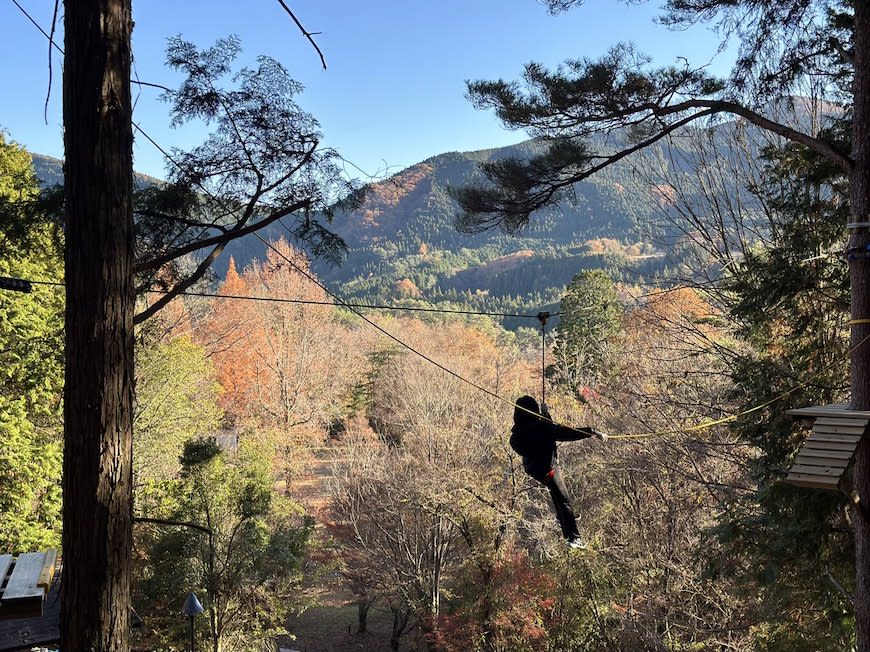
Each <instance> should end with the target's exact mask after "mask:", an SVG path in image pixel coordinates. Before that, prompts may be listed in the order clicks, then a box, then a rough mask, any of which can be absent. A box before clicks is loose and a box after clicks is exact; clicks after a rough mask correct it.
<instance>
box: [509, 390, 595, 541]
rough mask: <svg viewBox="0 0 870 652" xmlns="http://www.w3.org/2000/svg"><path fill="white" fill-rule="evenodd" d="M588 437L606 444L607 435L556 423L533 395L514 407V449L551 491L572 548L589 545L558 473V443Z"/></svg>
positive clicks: (524, 467)
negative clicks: (578, 524) (583, 537)
mask: <svg viewBox="0 0 870 652" xmlns="http://www.w3.org/2000/svg"><path fill="white" fill-rule="evenodd" d="M588 437H596V438H598V439H600V440H602V441H607V435H605V434H604V433H603V432H600V431H598V430H595V429H594V428H576V429H575V428H569V427H567V426H563V425H560V424H558V423H553V420H552V419H551V417H550V413H549V411H548V410H547V406H546V404H544V405H543V406H542V407H541V408H540V409H539V408H538V402H537V401H536V400H535V399H534V398H533V397H531V396H521V397H520V398H518V399H517V402H516V404H515V405H514V426H513V428H511V438H510V445H511V448H513V449H514V451H515V452H516V453H517V454H519V455H520V457H522V458H523V469H525V471H526V473H528V474H529V475H530V476H532V477H533V478H534V479H535V480H537V481H538V482H540V483H542V484H543V485H544V486H545V487H547V489H549V490H550V497H551V498H552V499H553V507H555V508H556V518H558V519H559V525H560V526H561V528H562V535H563V536H564V537H565V539H566V540H567V542H568V545H569V546H571V547H572V548H585V547H586V544H585V543H584V541H583V539H582V537H581V536H580V531H579V530H578V528H577V517H576V516H575V515H574V510H573V509H572V508H571V499H570V498H569V497H568V490H567V489H566V488H565V483H564V482H563V481H562V474H561V473H559V465H558V463H557V462H558V450H557V447H556V442H557V441H577V440H579V439H586V438H588Z"/></svg>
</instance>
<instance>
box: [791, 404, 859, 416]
mask: <svg viewBox="0 0 870 652" xmlns="http://www.w3.org/2000/svg"><path fill="white" fill-rule="evenodd" d="M785 413H786V414H788V415H791V416H795V417H830V416H837V415H843V416H846V417H852V418H864V419H870V412H868V411H861V410H850V409H849V406H848V405H846V404H845V403H839V404H836V405H812V406H809V407H804V408H795V409H793V410H786V412H785Z"/></svg>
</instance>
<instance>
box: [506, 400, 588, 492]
mask: <svg viewBox="0 0 870 652" xmlns="http://www.w3.org/2000/svg"><path fill="white" fill-rule="evenodd" d="M540 415H541V410H540V408H539V407H538V402H537V401H536V400H535V399H534V398H532V397H531V396H521V397H520V398H518V399H517V402H516V407H514V426H513V428H511V438H510V445H511V448H513V449H514V451H516V453H517V454H518V455H520V457H522V458H523V469H525V471H526V473H528V474H529V475H530V476H532V477H533V478H534V479H535V480H537V481H538V482H545V481H546V479H547V474H548V473H549V472H550V470H551V469H552V468H553V466H554V465H555V464H556V455H557V453H556V442H557V441H577V440H579V439H586V438H587V437H591V436H592V435H593V434H594V431H593V430H592V429H591V428H577V429H574V428H568V427H567V426H563V425H560V424H558V423H553V422H552V421H549V420H547V419H544V418H542V417H541V416H540Z"/></svg>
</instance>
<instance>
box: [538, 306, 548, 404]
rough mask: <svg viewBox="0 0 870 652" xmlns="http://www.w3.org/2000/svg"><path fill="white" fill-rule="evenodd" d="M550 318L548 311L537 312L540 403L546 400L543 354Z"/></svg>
mask: <svg viewBox="0 0 870 652" xmlns="http://www.w3.org/2000/svg"><path fill="white" fill-rule="evenodd" d="M549 318H550V313H549V312H547V311H542V312H539V313H538V321H539V322H541V405H542V406H543V405H544V403H546V402H547V396H546V385H547V383H546V369H547V367H546V364H545V362H544V354H545V353H546V351H547V344H546V337H547V331H546V328H547V320H548V319H549Z"/></svg>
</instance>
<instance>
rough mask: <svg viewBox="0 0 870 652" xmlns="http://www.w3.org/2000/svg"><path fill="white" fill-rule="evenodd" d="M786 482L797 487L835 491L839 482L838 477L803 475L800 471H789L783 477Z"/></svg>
mask: <svg viewBox="0 0 870 652" xmlns="http://www.w3.org/2000/svg"><path fill="white" fill-rule="evenodd" d="M785 481H786V482H788V483H790V484H793V485H796V486H798V487H808V488H810V489H828V490H830V491H837V490H838V488H839V484H840V479H839V478H825V477H819V476H815V475H812V476H810V475H804V474H802V473H789V474H788V476H786V479H785Z"/></svg>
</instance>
